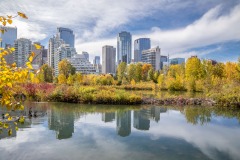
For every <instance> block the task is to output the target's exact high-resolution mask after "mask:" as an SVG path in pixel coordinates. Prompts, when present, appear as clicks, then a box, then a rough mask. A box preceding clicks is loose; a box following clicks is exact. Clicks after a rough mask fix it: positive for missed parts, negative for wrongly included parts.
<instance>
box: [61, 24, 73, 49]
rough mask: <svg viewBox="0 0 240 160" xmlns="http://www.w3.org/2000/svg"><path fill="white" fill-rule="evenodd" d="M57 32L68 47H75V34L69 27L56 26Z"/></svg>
mask: <svg viewBox="0 0 240 160" xmlns="http://www.w3.org/2000/svg"><path fill="white" fill-rule="evenodd" d="M57 34H58V35H59V38H60V39H62V40H63V41H64V42H65V43H66V44H69V45H70V47H75V45H74V42H75V35H74V34H73V31H72V30H71V29H69V28H63V27H59V28H57Z"/></svg>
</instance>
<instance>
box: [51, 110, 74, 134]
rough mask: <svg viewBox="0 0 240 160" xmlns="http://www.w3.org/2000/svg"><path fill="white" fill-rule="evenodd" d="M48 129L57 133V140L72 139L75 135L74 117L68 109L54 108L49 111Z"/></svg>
mask: <svg viewBox="0 0 240 160" xmlns="http://www.w3.org/2000/svg"><path fill="white" fill-rule="evenodd" d="M48 128H49V129H50V130H54V131H56V138H57V139H67V138H71V137H72V134H73V133H74V115H73V112H72V111H70V110H69V109H68V108H66V107H61V108H58V107H53V108H51V109H50V110H49V111H48Z"/></svg>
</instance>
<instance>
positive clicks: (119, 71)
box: [117, 62, 127, 83]
mask: <svg viewBox="0 0 240 160" xmlns="http://www.w3.org/2000/svg"><path fill="white" fill-rule="evenodd" d="M126 70H127V64H126V63H125V62H121V63H120V64H119V65H118V67H117V78H118V81H119V82H120V83H122V80H123V78H124V77H125V73H126Z"/></svg>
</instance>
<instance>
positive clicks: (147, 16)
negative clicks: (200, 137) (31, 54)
mask: <svg viewBox="0 0 240 160" xmlns="http://www.w3.org/2000/svg"><path fill="white" fill-rule="evenodd" d="M0 8H1V11H0V15H6V14H8V15H9V14H11V15H13V14H15V13H16V12H17V11H21V12H24V13H26V14H27V15H28V17H29V19H28V20H23V19H20V18H17V19H15V22H14V24H13V26H17V27H18V37H19V38H20V37H24V38H29V39H31V40H32V41H40V42H42V43H43V44H44V45H46V46H47V42H48V39H49V37H51V36H52V35H54V34H55V33H56V28H57V27H68V28H71V29H72V30H73V31H74V33H75V35H76V44H75V45H76V49H77V52H78V53H81V52H82V51H87V52H89V54H90V59H93V57H94V56H95V55H100V56H101V51H102V46H103V45H113V46H115V47H116V44H117V38H116V36H117V33H118V32H120V31H123V30H126V31H129V32H131V33H132V35H133V40H135V39H137V38H141V37H148V38H151V40H152V47H155V46H157V45H159V46H160V48H161V51H162V54H163V55H167V54H169V55H170V57H171V58H174V57H184V58H188V57H189V56H191V55H198V56H199V57H200V58H209V59H215V60H218V61H222V62H226V61H237V58H238V57H240V0H149V1H146V0H121V1H117V0H91V1H89V0H57V1H56V0H47V1H46V0H34V1H29V0H17V1H16V0H1V1H0Z"/></svg>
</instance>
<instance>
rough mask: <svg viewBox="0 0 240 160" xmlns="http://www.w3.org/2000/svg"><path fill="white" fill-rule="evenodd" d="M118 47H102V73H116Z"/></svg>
mask: <svg viewBox="0 0 240 160" xmlns="http://www.w3.org/2000/svg"><path fill="white" fill-rule="evenodd" d="M115 62H116V48H114V47H113V46H107V45H106V46H103V47H102V73H105V74H106V73H112V74H115V72H116V67H115V65H116V64H115Z"/></svg>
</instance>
